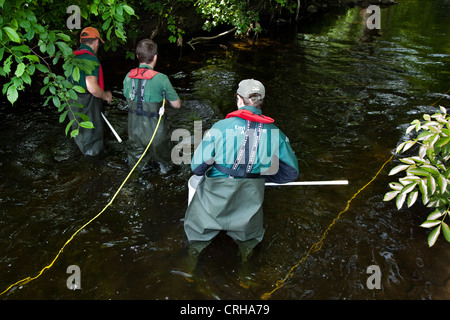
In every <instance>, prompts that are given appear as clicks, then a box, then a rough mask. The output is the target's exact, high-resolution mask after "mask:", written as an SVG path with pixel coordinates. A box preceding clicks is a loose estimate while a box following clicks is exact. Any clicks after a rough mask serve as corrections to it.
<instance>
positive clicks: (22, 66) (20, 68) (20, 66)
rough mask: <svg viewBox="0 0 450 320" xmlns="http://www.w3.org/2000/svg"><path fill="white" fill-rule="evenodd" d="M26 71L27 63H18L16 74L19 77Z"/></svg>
mask: <svg viewBox="0 0 450 320" xmlns="http://www.w3.org/2000/svg"><path fill="white" fill-rule="evenodd" d="M24 71H25V63H23V62H21V63H19V64H18V65H17V69H16V72H15V73H14V75H15V76H16V77H18V78H19V77H20V76H21V75H22V74H23V72H24Z"/></svg>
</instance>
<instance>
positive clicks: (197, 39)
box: [186, 27, 236, 50]
mask: <svg viewBox="0 0 450 320" xmlns="http://www.w3.org/2000/svg"><path fill="white" fill-rule="evenodd" d="M234 31H236V27H234V28H233V29H230V30H228V31H225V32H222V33H220V34H218V35H216V36H212V37H197V38H192V39H191V40H189V41H188V42H186V44H188V45H190V46H191V47H192V49H194V50H195V48H194V45H195V44H197V43H200V42H203V41H209V40H213V39H216V38H219V37H222V36H225V35H227V34H229V33H231V32H234Z"/></svg>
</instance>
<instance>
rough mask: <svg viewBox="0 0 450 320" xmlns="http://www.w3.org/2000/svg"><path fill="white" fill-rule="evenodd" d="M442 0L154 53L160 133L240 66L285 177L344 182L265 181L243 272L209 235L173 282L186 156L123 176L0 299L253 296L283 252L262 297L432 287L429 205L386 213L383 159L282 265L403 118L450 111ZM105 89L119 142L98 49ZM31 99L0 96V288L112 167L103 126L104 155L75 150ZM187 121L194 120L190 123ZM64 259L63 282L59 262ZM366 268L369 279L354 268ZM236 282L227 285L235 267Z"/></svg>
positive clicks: (219, 94)
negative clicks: (175, 101)
mask: <svg viewBox="0 0 450 320" xmlns="http://www.w3.org/2000/svg"><path fill="white" fill-rule="evenodd" d="M449 25H450V1H434V0H420V1H419V0H409V1H406V0H399V4H397V5H395V6H392V7H389V8H383V9H382V10H381V29H380V30H375V31H374V30H369V29H367V27H366V25H365V24H364V21H363V12H362V10H361V9H359V8H351V9H348V10H340V11H339V12H330V13H327V14H323V15H321V16H320V18H318V19H315V20H314V21H308V19H305V20H304V22H302V23H301V24H300V25H299V26H298V28H296V30H293V28H292V27H291V28H287V27H283V26H280V27H279V28H275V29H276V30H275V31H273V32H271V33H264V34H262V35H261V36H260V37H259V38H258V39H255V40H254V41H251V42H249V41H240V40H233V39H228V40H225V39H223V40H219V41H218V42H217V43H212V44H204V45H197V46H196V47H195V49H196V50H195V51H194V50H192V49H190V48H189V47H185V48H184V49H183V51H182V52H180V50H179V49H176V50H174V48H173V47H171V48H166V47H164V46H162V47H161V48H160V52H159V53H160V54H159V62H158V66H157V69H158V70H159V71H161V72H164V73H166V74H168V75H169V76H170V78H171V81H172V83H173V84H174V86H175V88H176V90H177V91H178V92H179V94H180V96H181V98H182V100H183V107H182V109H180V110H174V109H168V110H167V116H168V117H170V119H171V120H172V123H173V125H174V127H175V128H182V129H187V130H189V131H190V133H191V134H192V135H193V134H194V123H195V121H198V122H196V123H197V124H200V123H201V126H202V130H205V129H207V128H209V127H210V126H211V125H212V124H213V123H214V122H215V121H217V120H219V119H222V118H223V117H224V115H225V114H227V113H228V112H230V111H232V110H233V109H234V108H235V99H234V95H233V94H234V92H235V90H236V87H237V84H238V83H239V81H240V80H242V79H244V78H256V79H259V80H260V81H262V82H263V83H264V84H265V86H266V91H267V98H266V101H265V107H264V113H265V114H267V115H269V116H271V117H273V118H275V120H276V123H277V124H278V126H279V127H280V128H281V129H282V130H283V132H285V133H286V135H287V136H288V137H289V138H290V140H291V143H292V147H293V149H294V151H295V152H296V154H297V156H298V159H299V165H300V171H301V175H300V179H301V180H336V179H347V180H349V182H350V184H349V185H348V186H322V187H319V186H307V187H280V188H271V189H267V190H266V197H265V203H264V212H265V227H266V234H265V237H264V240H263V241H262V243H261V244H260V245H259V246H258V247H257V248H256V249H255V250H254V253H253V256H252V258H251V260H250V264H249V266H247V269H245V270H242V267H241V265H240V260H239V255H238V248H237V246H236V245H235V244H234V243H233V241H231V240H230V239H228V238H227V237H226V236H223V235H219V236H218V237H217V238H216V239H215V241H214V242H213V243H212V244H211V245H210V246H209V247H208V248H207V249H205V251H204V252H203V253H202V255H201V256H200V258H199V261H198V266H197V276H196V278H195V281H193V279H192V278H186V277H183V272H185V269H184V268H185V259H186V254H187V251H186V238H185V235H184V231H183V218H184V212H185V210H186V205H187V195H188V190H187V180H188V178H189V176H190V171H189V166H188V165H179V166H176V167H175V168H174V169H173V170H172V171H169V172H168V173H167V174H160V172H159V169H158V167H157V166H156V165H152V166H151V167H149V168H148V169H146V170H145V171H144V172H142V173H140V174H139V175H138V176H134V177H133V180H131V181H129V182H128V183H127V184H126V185H125V186H124V188H123V190H122V191H121V192H120V193H119V195H118V196H117V198H116V200H115V201H114V203H113V205H112V206H111V207H109V208H108V209H107V210H106V211H105V212H104V213H103V214H102V215H101V216H100V217H99V218H98V219H96V220H95V221H93V222H92V223H90V224H89V225H88V226H87V227H86V228H84V229H83V230H82V231H81V232H80V233H79V234H77V235H76V237H75V238H74V239H73V240H72V241H71V242H70V243H69V244H68V245H67V246H66V247H65V249H64V251H63V252H62V253H61V255H60V256H59V258H58V259H57V260H56V261H55V263H54V264H53V265H52V266H51V268H49V269H48V270H45V271H44V273H43V274H42V275H41V276H40V277H39V278H37V279H36V280H33V281H32V282H30V283H28V284H26V285H23V286H19V287H13V288H12V289H11V290H9V291H8V292H7V293H5V294H4V295H3V296H2V298H4V299H161V300H164V299H260V297H261V296H262V295H263V294H264V293H267V292H270V291H272V290H273V289H274V288H275V287H276V283H277V281H279V280H281V279H284V278H285V276H286V275H287V274H288V272H289V270H290V269H291V268H292V267H293V266H296V265H297V268H295V269H294V270H293V273H292V274H291V276H290V277H289V278H288V279H287V280H286V281H285V282H284V285H283V286H282V287H280V288H277V289H278V290H276V291H275V292H274V293H273V294H272V295H271V297H270V298H272V299H287V300H290V299H449V298H450V283H449V279H450V278H449V273H450V269H449V264H448V261H449V257H450V251H449V244H448V243H447V242H446V241H445V240H444V239H443V237H441V239H439V240H438V242H437V243H436V244H435V246H433V247H432V248H428V245H427V241H426V239H427V235H428V232H429V231H428V230H427V229H423V228H420V227H419V224H420V223H422V222H423V221H424V220H425V218H426V216H427V215H428V214H429V213H430V210H429V209H427V208H425V207H422V206H421V205H420V204H419V205H415V206H414V207H412V208H410V209H402V210H400V211H397V209H396V208H395V204H394V203H393V202H383V201H382V199H383V196H384V194H385V193H386V192H387V191H388V189H389V187H388V183H389V182H391V181H393V180H394V179H395V177H388V176H387V173H388V170H389V169H390V168H391V167H393V166H394V165H395V164H396V161H397V160H396V159H394V160H393V161H392V162H390V163H388V164H387V166H386V168H385V169H384V170H383V171H382V172H381V173H380V175H379V176H378V177H377V179H375V180H374V181H373V182H372V183H371V184H370V185H369V186H368V187H366V188H365V189H364V190H362V191H361V192H360V193H359V194H358V195H357V196H356V197H355V198H354V200H353V201H352V202H351V203H350V207H349V209H348V210H347V211H346V212H345V213H343V214H342V215H341V217H340V219H339V220H337V221H336V223H335V224H334V225H333V226H332V227H331V228H330V229H329V231H328V233H327V235H326V237H325V239H324V241H323V243H322V246H321V248H320V250H319V251H317V252H314V253H312V254H311V255H309V256H308V257H307V259H305V260H304V261H303V262H302V263H300V264H298V262H299V261H300V260H301V259H302V258H303V257H304V256H305V255H306V253H307V251H308V250H309V248H310V247H311V246H312V245H313V244H314V243H316V242H317V241H319V239H320V238H321V236H322V234H323V233H324V232H325V230H326V229H327V228H328V226H329V225H330V224H331V223H332V221H333V219H335V218H336V217H337V216H338V214H339V213H340V212H341V211H343V210H344V208H345V207H346V205H347V201H349V199H350V198H352V196H353V195H354V194H355V193H356V192H357V191H358V190H359V189H360V188H362V187H363V186H364V185H365V184H366V183H368V182H369V181H370V180H371V179H372V177H373V176H374V175H375V174H376V173H377V171H378V170H379V169H380V168H381V166H382V165H383V163H384V162H385V161H387V160H388V159H389V158H390V156H391V155H392V152H393V149H394V148H395V147H396V146H397V145H398V143H399V142H401V141H402V140H403V139H404V138H405V137H404V131H405V129H406V127H407V126H408V124H409V122H410V121H412V120H414V119H416V118H419V117H421V115H422V114H423V113H425V112H433V111H434V110H435V108H434V107H432V106H431V105H432V104H433V103H434V102H436V101H437V100H438V99H441V101H440V104H441V105H444V106H447V107H450V96H449V95H445V93H446V92H447V90H448V89H450V81H449V80H450V71H449V70H450V31H449V28H448V26H449ZM169 50H171V51H170V52H169ZM104 64H105V67H104V69H105V73H106V74H108V72H109V73H110V74H109V75H107V77H106V78H107V85H108V86H109V87H110V88H113V90H114V95H115V96H116V97H117V99H115V100H114V102H113V103H112V104H111V105H106V106H105V113H106V115H107V117H108V119H109V121H110V122H111V123H112V124H113V125H114V127H115V128H116V130H117V131H118V133H119V134H120V135H121V136H122V138H123V139H124V140H126V137H127V124H126V121H127V111H126V108H125V102H124V100H123V99H122V98H121V90H122V88H121V84H122V80H123V77H124V75H125V73H126V72H127V71H128V70H129V69H130V68H132V67H134V65H135V64H134V63H131V62H119V63H118V62H117V61H116V60H115V61H108V60H106V59H105V62H104ZM41 104H42V99H41V98H39V97H36V98H35V99H27V100H21V101H19V103H18V105H16V106H14V108H11V107H9V106H8V105H7V104H6V102H3V103H2V108H1V117H0V123H1V127H0V133H1V134H0V168H1V171H0V186H1V188H0V205H1V209H0V212H1V219H0V232H1V236H0V275H1V276H0V291H3V290H4V289H6V288H7V287H8V286H9V285H10V284H12V283H15V282H16V281H18V280H20V279H23V278H26V277H28V276H30V277H31V276H35V275H37V274H38V273H39V271H40V270H41V269H42V268H44V267H45V266H47V265H49V264H50V263H51V262H52V260H53V259H54V257H55V256H56V254H57V253H58V251H59V250H60V248H61V247H62V246H63V245H64V243H66V241H67V240H68V239H69V238H70V236H71V235H72V234H73V233H74V232H75V231H77V230H78V229H79V228H80V227H81V226H82V225H83V224H84V223H86V222H87V221H89V220H90V219H91V218H93V217H94V216H95V215H96V214H97V213H99V212H100V211H101V210H102V209H103V207H104V206H105V205H106V204H107V203H108V202H109V201H110V200H111V198H112V196H113V195H114V193H115V192H116V190H117V189H118V187H119V186H120V184H121V183H122V181H123V180H124V178H125V177H126V175H127V174H128V170H129V169H128V167H127V165H126V163H125V158H126V151H125V142H123V143H118V142H117V141H116V140H115V138H114V136H113V135H112V134H111V133H110V132H107V134H106V142H107V146H108V148H107V151H106V152H105V153H104V154H103V155H101V156H99V157H96V158H87V157H82V156H80V155H79V153H78V150H77V149H76V148H75V146H74V144H73V142H72V141H70V139H68V138H66V137H65V136H64V125H61V124H59V123H58V116H57V114H56V113H55V112H54V111H53V110H52V109H46V108H43V107H40V105H41ZM200 121H201V122H200ZM71 265H76V266H78V267H79V268H80V272H81V279H80V280H81V281H80V284H81V290H69V289H68V288H67V285H66V280H67V278H68V277H69V276H70V274H68V273H67V268H68V267H69V266H71ZM371 265H376V266H378V267H379V269H380V271H381V276H380V284H381V288H380V289H370V288H368V286H367V282H366V281H367V279H368V277H369V276H370V275H371V274H369V273H367V268H368V267H369V266H371ZM243 273H245V275H246V277H245V279H246V280H247V281H246V283H245V285H244V284H243V283H241V281H240V279H241V277H242V274H243Z"/></svg>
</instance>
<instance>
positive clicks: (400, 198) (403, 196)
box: [395, 193, 407, 210]
mask: <svg viewBox="0 0 450 320" xmlns="http://www.w3.org/2000/svg"><path fill="white" fill-rule="evenodd" d="M406 195H407V194H406V193H400V194H399V195H398V196H397V199H396V200H395V205H396V206H397V210H400V209H401V208H402V206H403V203H405V200H406Z"/></svg>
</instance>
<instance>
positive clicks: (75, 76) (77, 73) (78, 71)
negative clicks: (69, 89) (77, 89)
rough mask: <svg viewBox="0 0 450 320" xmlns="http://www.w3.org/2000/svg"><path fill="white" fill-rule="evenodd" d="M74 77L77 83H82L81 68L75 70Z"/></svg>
mask: <svg viewBox="0 0 450 320" xmlns="http://www.w3.org/2000/svg"><path fill="white" fill-rule="evenodd" d="M72 77H73V80H74V81H75V82H78V81H80V68H78V67H75V68H73V73H72Z"/></svg>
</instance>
